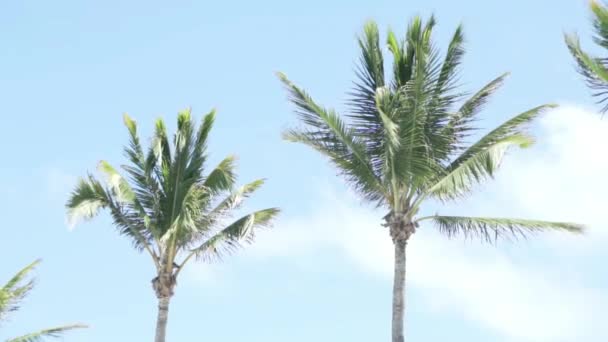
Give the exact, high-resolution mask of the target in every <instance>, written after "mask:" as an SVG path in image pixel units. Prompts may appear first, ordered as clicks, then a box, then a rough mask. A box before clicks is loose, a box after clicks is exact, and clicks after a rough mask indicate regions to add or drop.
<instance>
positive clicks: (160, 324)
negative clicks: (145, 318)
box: [154, 297, 171, 342]
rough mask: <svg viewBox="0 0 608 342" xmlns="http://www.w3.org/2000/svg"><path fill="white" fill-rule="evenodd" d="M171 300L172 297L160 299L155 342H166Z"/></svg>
mask: <svg viewBox="0 0 608 342" xmlns="http://www.w3.org/2000/svg"><path fill="white" fill-rule="evenodd" d="M170 300H171V297H161V298H159V299H158V318H157V319H156V337H155V338H154V342H165V336H166V334H167V319H168V318H169V301H170Z"/></svg>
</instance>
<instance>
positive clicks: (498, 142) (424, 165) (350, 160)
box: [279, 17, 580, 238]
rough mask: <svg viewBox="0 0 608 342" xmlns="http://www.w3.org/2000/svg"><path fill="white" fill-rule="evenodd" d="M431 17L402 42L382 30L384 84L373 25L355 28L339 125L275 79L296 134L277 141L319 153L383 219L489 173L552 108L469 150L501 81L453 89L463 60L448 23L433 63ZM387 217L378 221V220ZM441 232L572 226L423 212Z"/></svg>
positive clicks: (417, 22) (461, 189) (408, 214)
mask: <svg viewBox="0 0 608 342" xmlns="http://www.w3.org/2000/svg"><path fill="white" fill-rule="evenodd" d="M434 26H435V19H434V17H431V18H430V19H429V20H428V21H427V22H426V23H425V22H423V20H421V19H420V18H418V17H416V18H415V19H414V20H413V21H412V22H411V23H410V25H409V27H408V30H407V34H406V36H405V38H404V39H402V40H398V39H397V37H396V35H395V34H394V33H393V32H392V31H389V33H388V39H387V45H388V49H389V51H390V52H391V54H392V56H393V67H392V70H391V73H390V74H391V76H392V78H388V77H386V76H385V71H384V58H383V55H382V49H381V46H380V38H379V33H378V28H377V25H376V24H375V23H373V22H369V23H367V24H366V25H365V28H364V33H363V36H362V37H360V39H359V45H360V47H361V53H362V55H361V65H360V67H359V69H358V72H357V76H358V80H357V81H356V82H355V86H354V89H353V90H352V91H351V92H350V93H349V94H350V101H349V105H350V106H349V107H350V111H349V113H348V114H347V115H346V118H347V119H349V121H348V122H346V121H345V120H343V119H342V118H341V117H340V116H339V115H338V114H337V113H336V112H335V111H334V110H331V109H326V108H324V107H322V106H320V105H318V104H317V103H316V102H314V100H313V99H312V98H311V97H310V96H309V95H308V94H307V93H306V92H305V91H304V90H302V89H301V88H299V87H297V86H296V85H294V84H293V83H292V82H291V81H289V80H288V79H287V77H286V76H285V75H283V74H279V77H280V79H281V80H282V81H283V83H284V84H285V86H286V87H287V89H288V91H289V92H290V99H291V101H292V102H293V103H294V104H295V106H296V108H297V113H298V114H299V117H300V119H301V120H302V122H303V123H305V124H306V126H305V127H304V128H301V129H292V130H288V131H287V132H285V134H284V136H285V138H286V139H287V140H290V141H294V142H299V143H303V144H306V145H308V146H310V147H312V148H314V149H315V150H317V151H319V152H321V153H322V154H324V155H326V156H327V157H329V159H330V160H331V161H332V162H333V164H335V165H336V166H337V167H338V169H339V170H340V172H341V173H342V174H343V175H344V176H345V178H346V180H347V181H348V182H349V183H350V184H351V185H352V186H353V187H354V188H355V189H356V190H357V191H358V193H359V194H361V196H362V197H363V198H364V199H367V200H369V201H371V202H374V203H376V204H377V205H378V206H383V207H388V208H390V210H391V214H392V215H393V216H398V217H403V218H407V219H408V220H412V219H413V218H414V217H415V215H416V214H417V213H418V211H419V209H420V205H421V204H422V203H423V201H424V200H426V199H439V200H442V201H447V200H453V199H456V198H459V197H462V196H465V195H468V194H469V193H470V191H471V190H472V189H473V187H474V186H475V185H476V184H478V183H480V182H481V181H483V180H484V179H487V178H489V177H492V176H493V175H494V173H495V172H496V170H497V168H498V166H499V165H500V163H501V161H502V159H503V156H504V154H505V152H506V151H507V149H508V148H509V147H512V146H518V147H527V146H530V145H531V144H532V143H533V139H532V138H531V137H530V136H529V135H527V134H526V133H524V132H523V128H524V126H525V125H526V124H528V123H530V122H531V121H532V120H534V119H535V118H536V117H538V116H539V114H541V113H542V112H543V111H544V110H546V109H548V108H552V107H554V105H543V106H539V107H536V108H532V109H530V110H527V111H525V112H523V113H521V114H519V115H516V116H515V117H513V118H512V119H510V120H508V121H506V122H505V123H503V124H501V125H500V126H498V127H497V128H495V129H494V130H492V131H490V132H489V133H487V134H486V135H484V136H482V137H481V138H480V139H479V140H477V141H476V142H474V143H472V144H470V143H469V144H468V143H467V141H468V140H470V138H471V135H472V133H474V132H477V131H478V130H479V127H478V126H477V125H476V123H477V122H476V120H477V119H478V115H479V113H480V112H481V109H482V107H483V105H484V104H485V103H486V102H487V101H488V99H489V97H490V96H491V95H492V94H493V93H494V92H495V91H496V90H497V89H498V88H499V87H500V86H501V85H502V83H503V81H504V79H505V77H506V76H507V74H504V75H501V76H499V77H498V78H496V79H494V80H492V81H491V82H490V83H488V84H487V85H486V86H484V87H483V88H482V89H481V90H479V91H478V92H477V93H475V94H473V95H472V96H469V97H466V95H465V94H464V93H463V92H461V91H459V89H458V87H457V79H458V74H459V73H458V71H459V66H460V63H461V60H462V57H463V54H464V48H463V41H464V39H463V32H462V27H458V28H457V29H456V31H455V32H454V35H453V37H452V39H451V41H450V44H449V46H448V49H447V52H446V54H445V56H444V58H443V59H441V58H440V55H439V53H438V51H437V49H436V48H435V47H434V45H433V43H432V40H431V37H432V31H433V28H434ZM387 219H388V217H387ZM428 219H432V220H434V221H435V222H436V223H437V224H438V226H439V228H440V229H441V230H442V231H443V232H446V233H448V234H450V235H451V234H454V233H457V232H462V233H465V234H478V235H481V236H482V237H484V238H491V237H495V236H496V234H498V235H501V234H504V233H514V232H516V233H524V232H526V231H527V232H530V231H535V230H538V229H540V228H542V227H553V228H557V229H566V230H574V231H578V230H579V228H580V227H579V226H578V225H572V224H561V223H549V222H542V223H541V222H537V221H529V220H513V219H509V220H503V219H483V220H481V219H477V218H471V217H469V218H458V217H439V216H433V217H429V218H428Z"/></svg>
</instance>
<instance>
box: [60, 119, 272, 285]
mask: <svg viewBox="0 0 608 342" xmlns="http://www.w3.org/2000/svg"><path fill="white" fill-rule="evenodd" d="M214 120H215V112H214V111H212V112H210V113H209V114H207V115H205V116H204V118H203V120H202V121H201V123H200V124H199V125H196V123H195V122H194V120H193V119H192V116H191V111H190V110H189V109H188V110H185V111H182V112H180V113H179V114H178V117H177V132H176V133H175V135H174V136H173V138H172V139H170V138H169V136H168V134H167V128H166V125H165V123H164V122H163V120H161V119H159V120H157V121H156V125H155V130H154V134H153V137H152V140H151V144H150V146H149V147H148V148H147V149H144V147H143V146H142V144H141V141H140V139H139V137H138V132H137V125H136V123H135V121H134V120H133V119H131V118H130V117H129V116H128V115H126V114H125V116H124V123H125V125H126V127H127V129H128V132H129V137H130V139H129V144H128V145H127V146H125V148H124V153H125V156H126V157H127V158H128V164H127V165H123V166H122V172H123V173H124V175H123V174H121V173H120V172H119V171H118V170H117V169H116V168H114V167H112V166H111V165H110V164H109V163H108V162H106V161H101V162H100V163H99V167H98V169H99V171H100V173H101V174H102V175H103V179H102V180H99V179H97V178H96V177H94V176H93V175H89V176H88V177H87V178H84V179H81V180H80V181H79V183H78V185H77V186H76V188H75V190H74V191H73V193H72V194H71V197H70V199H69V201H68V204H67V207H68V217H69V220H70V222H71V223H72V224H75V223H77V222H78V221H80V220H82V219H90V218H92V217H94V216H95V215H97V213H98V212H99V211H100V209H106V210H108V211H109V213H110V214H111V217H112V219H113V221H114V224H115V225H116V227H118V229H119V231H120V233H122V234H123V235H125V236H127V237H129V238H130V240H131V241H132V242H133V244H134V245H135V246H136V247H137V248H138V249H140V250H144V251H146V252H147V253H148V254H150V256H151V257H152V259H153V260H154V264H155V266H156V268H157V271H158V274H159V275H161V274H165V275H167V274H169V275H171V276H172V277H173V279H175V277H177V274H178V273H179V272H180V270H181V269H182V268H183V266H184V265H185V264H186V263H187V262H188V261H189V260H190V259H191V258H193V257H198V258H201V259H205V260H209V259H213V258H219V257H221V256H222V255H223V254H224V253H227V252H231V251H233V250H234V249H236V248H238V247H239V246H241V245H242V244H243V243H246V242H249V241H251V239H252V238H253V236H254V231H255V229H254V228H257V227H264V226H267V225H269V224H270V222H271V220H272V218H274V217H275V216H276V215H277V213H278V209H276V208H269V209H264V210H259V211H255V212H252V213H250V214H247V215H245V216H243V217H241V218H239V219H236V220H234V221H232V222H230V221H228V220H229V219H231V216H232V214H233V212H234V211H235V210H237V209H239V208H240V207H241V205H242V203H243V201H244V200H245V199H246V198H248V197H249V196H250V195H251V194H253V192H255V191H256V190H257V189H258V188H260V187H261V186H262V184H263V183H264V180H263V179H259V180H255V181H253V182H251V183H248V184H246V185H244V186H241V187H236V186H235V184H236V170H235V168H236V164H235V157H234V156H228V157H226V158H225V159H223V160H222V161H221V162H220V163H219V164H218V165H217V166H216V167H215V168H214V169H212V170H211V171H210V172H208V173H206V172H205V167H206V164H207V159H208V155H207V140H208V137H209V132H210V130H211V128H212V126H213V123H214ZM180 258H181V259H180Z"/></svg>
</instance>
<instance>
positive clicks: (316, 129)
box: [278, 73, 384, 201]
mask: <svg viewBox="0 0 608 342" xmlns="http://www.w3.org/2000/svg"><path fill="white" fill-rule="evenodd" d="M278 76H279V78H280V79H281V81H282V82H283V84H284V85H285V87H286V88H287V89H288V91H289V92H290V100H291V102H292V103H293V104H294V105H295V106H296V107H297V113H298V114H299V116H300V119H301V120H302V121H303V122H304V123H306V124H307V125H308V126H309V127H311V129H308V130H288V131H287V132H285V134H284V135H283V137H284V138H285V139H286V140H289V141H292V142H299V143H303V144H305V145H308V146H311V147H313V148H315V149H316V150H318V151H319V152H321V153H323V154H325V155H326V156H327V157H329V158H330V160H331V161H332V162H334V163H335V164H336V165H337V166H338V167H339V169H340V170H341V171H342V172H343V173H344V174H345V175H346V176H347V180H348V181H349V183H351V184H352V185H353V186H354V188H355V190H357V191H358V192H360V193H361V194H362V195H363V196H364V197H365V198H367V199H369V200H371V201H380V200H382V199H383V198H384V190H383V188H382V182H381V181H380V179H379V177H378V175H376V173H375V172H374V169H373V167H372V164H371V161H370V159H369V158H368V155H367V150H366V146H365V144H364V143H363V141H361V139H360V138H359V137H358V136H357V134H356V132H355V131H354V130H352V129H350V128H348V127H347V125H346V124H345V123H344V122H343V121H342V120H341V119H340V117H339V116H338V115H337V113H335V112H334V111H331V110H329V111H328V110H326V109H324V108H322V107H320V106H319V105H317V104H316V103H315V102H314V101H313V100H312V98H311V97H310V96H309V95H308V94H307V93H306V92H304V91H303V90H301V89H300V88H298V87H297V86H296V85H294V84H293V83H292V82H291V81H289V79H287V77H286V76H285V75H283V74H280V73H279V74H278Z"/></svg>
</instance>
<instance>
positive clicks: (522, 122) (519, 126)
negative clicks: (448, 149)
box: [447, 104, 557, 170]
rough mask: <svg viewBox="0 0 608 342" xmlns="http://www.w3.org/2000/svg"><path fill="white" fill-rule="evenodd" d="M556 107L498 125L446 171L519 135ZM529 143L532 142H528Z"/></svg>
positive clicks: (534, 110)
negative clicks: (506, 139) (543, 114)
mask: <svg viewBox="0 0 608 342" xmlns="http://www.w3.org/2000/svg"><path fill="white" fill-rule="evenodd" d="M556 107H557V105H554V104H548V105H542V106H538V107H536V108H532V109H530V110H528V111H525V112H523V113H521V114H519V115H516V116H515V117H513V118H511V119H509V120H507V121H506V122H504V123H503V124H501V125H499V126H498V127H497V128H495V129H493V130H492V131H491V132H489V133H487V134H486V135H484V136H483V137H481V138H480V139H479V140H478V141H477V142H475V143H473V144H472V145H471V146H470V147H469V148H467V149H466V150H465V151H464V152H463V153H462V154H460V155H459V156H458V157H457V158H456V159H455V160H454V161H452V162H451V163H450V165H449V166H448V168H447V169H448V170H454V169H456V168H457V167H458V166H460V164H462V163H464V162H465V161H467V160H468V159H469V158H471V156H473V155H476V154H477V153H479V152H480V151H483V150H485V149H486V148H488V147H489V146H492V145H494V144H496V143H497V142H499V141H502V140H504V139H505V138H507V137H510V136H513V135H520V134H521V133H522V132H523V131H524V130H525V128H526V125H528V124H530V123H531V122H532V121H533V120H535V119H536V118H538V117H539V116H540V115H541V114H542V113H544V112H545V111H547V110H548V109H552V108H556ZM530 143H532V142H531V141H530Z"/></svg>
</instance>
